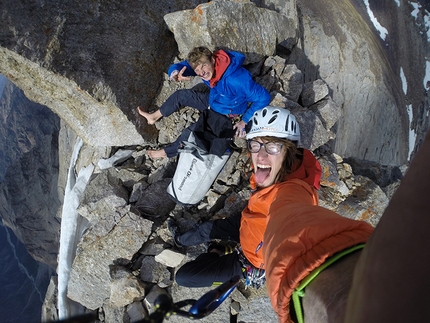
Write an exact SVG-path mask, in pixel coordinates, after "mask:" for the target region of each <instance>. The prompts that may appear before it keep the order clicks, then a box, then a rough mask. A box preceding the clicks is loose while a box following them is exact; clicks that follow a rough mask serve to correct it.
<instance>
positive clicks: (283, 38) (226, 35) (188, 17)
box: [164, 0, 298, 63]
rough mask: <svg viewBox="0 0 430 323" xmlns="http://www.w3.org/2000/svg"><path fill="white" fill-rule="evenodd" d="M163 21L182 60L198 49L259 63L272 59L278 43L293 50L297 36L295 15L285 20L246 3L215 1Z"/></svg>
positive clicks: (273, 13)
mask: <svg viewBox="0 0 430 323" xmlns="http://www.w3.org/2000/svg"><path fill="white" fill-rule="evenodd" d="M164 20H165V22H166V24H167V25H168V26H169V28H170V30H171V31H172V32H173V34H174V36H175V40H176V42H177V44H178V48H179V52H180V57H181V58H185V57H186V56H187V54H188V52H189V51H190V50H191V49H192V48H193V47H195V46H207V47H208V48H210V49H212V50H213V49H215V48H216V47H223V48H228V49H232V50H236V51H239V52H243V53H245V54H246V58H247V61H246V62H247V63H251V62H258V61H259V60H260V59H261V58H262V57H264V56H270V55H273V54H274V53H275V50H276V45H277V44H278V43H283V44H287V43H288V45H287V46H290V47H291V45H292V44H295V42H296V41H297V36H298V20H297V14H296V12H290V15H289V16H286V15H285V14H280V13H277V12H275V11H271V10H267V9H263V8H258V7H257V6H256V5H255V4H254V3H252V2H250V1H247V0H242V1H226V0H214V1H210V2H209V3H206V4H201V5H200V6H198V7H196V8H195V9H191V10H183V11H179V12H172V13H169V14H167V15H165V16H164ZM243 35H252V37H253V38H255V39H258V42H250V41H249V37H243Z"/></svg>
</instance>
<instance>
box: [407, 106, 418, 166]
mask: <svg viewBox="0 0 430 323" xmlns="http://www.w3.org/2000/svg"><path fill="white" fill-rule="evenodd" d="M406 109H407V111H408V115H409V158H408V159H409V160H411V155H412V152H413V150H414V147H415V142H416V140H417V134H416V132H415V131H414V130H413V129H412V118H413V112H412V105H411V104H409V105H408V106H407V107H406Z"/></svg>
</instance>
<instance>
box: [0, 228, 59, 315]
mask: <svg viewBox="0 0 430 323" xmlns="http://www.w3.org/2000/svg"><path fill="white" fill-rule="evenodd" d="M53 273H54V270H53V269H52V268H50V267H49V266H47V265H45V264H42V263H39V262H37V261H35V260H34V259H33V258H32V257H31V256H30V254H29V253H28V252H27V250H26V249H25V246H24V245H23V244H22V243H21V242H20V241H19V240H18V238H17V237H16V236H15V235H14V234H13V232H12V230H10V229H9V228H7V227H5V226H4V225H0V313H2V315H1V317H0V323H6V322H7V323H23V322H27V323H33V322H40V321H41V311H42V303H43V300H44V297H45V293H46V289H47V287H48V284H49V279H50V277H51V275H52V274H53Z"/></svg>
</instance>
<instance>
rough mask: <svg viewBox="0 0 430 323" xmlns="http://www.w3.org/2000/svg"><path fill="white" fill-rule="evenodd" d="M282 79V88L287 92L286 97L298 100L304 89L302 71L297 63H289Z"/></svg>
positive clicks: (281, 76)
mask: <svg viewBox="0 0 430 323" xmlns="http://www.w3.org/2000/svg"><path fill="white" fill-rule="evenodd" d="M280 79H281V81H282V85H283V86H282V89H283V92H284V93H285V97H286V98H287V99H289V100H292V101H294V102H297V101H298V100H299V97H300V94H301V93H302V91H303V73H302V71H301V70H299V69H298V68H297V66H296V65H295V64H287V65H285V68H284V70H283V71H282V74H281V75H280Z"/></svg>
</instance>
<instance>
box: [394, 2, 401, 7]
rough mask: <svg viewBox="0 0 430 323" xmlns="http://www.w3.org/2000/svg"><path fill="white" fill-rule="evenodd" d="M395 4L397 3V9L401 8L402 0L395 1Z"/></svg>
mask: <svg viewBox="0 0 430 323" xmlns="http://www.w3.org/2000/svg"><path fill="white" fill-rule="evenodd" d="M394 2H395V3H396V5H397V7H399V8H400V0H394Z"/></svg>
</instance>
